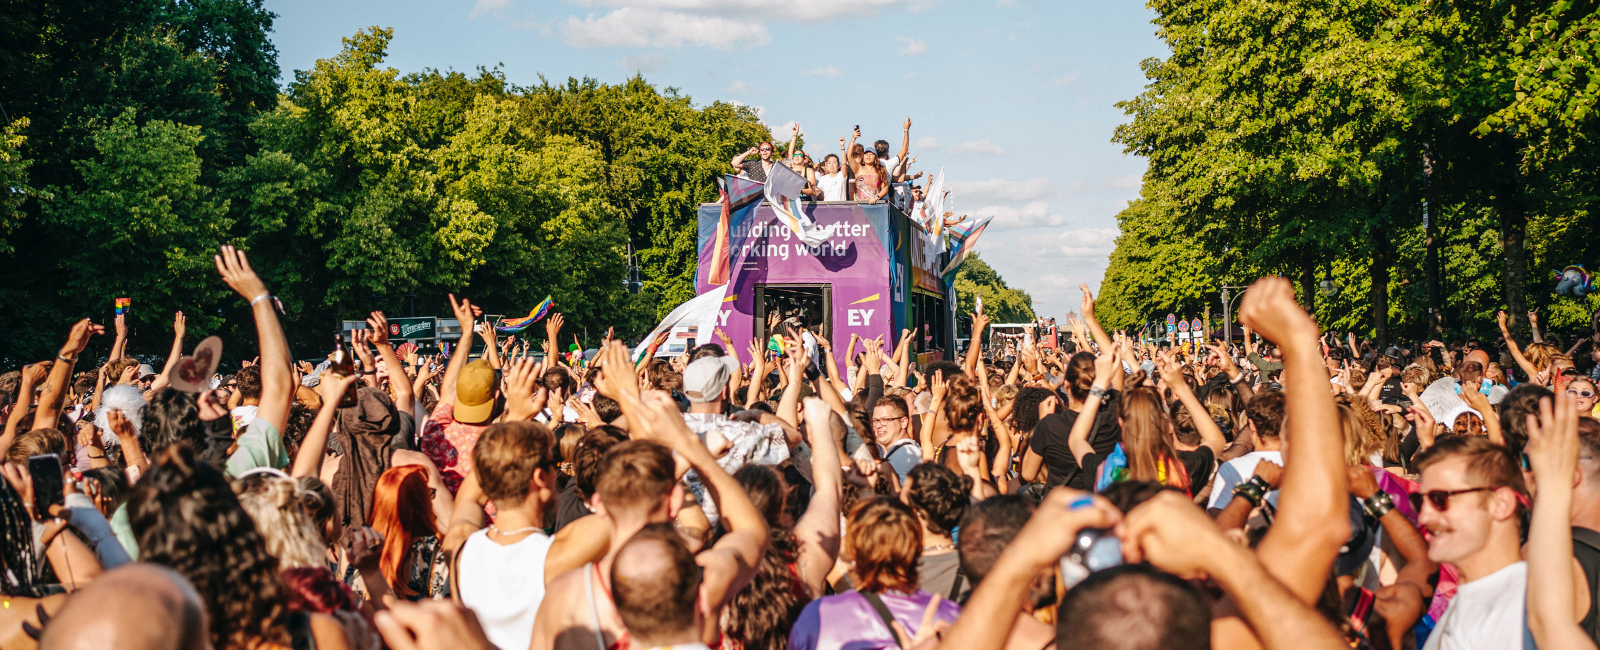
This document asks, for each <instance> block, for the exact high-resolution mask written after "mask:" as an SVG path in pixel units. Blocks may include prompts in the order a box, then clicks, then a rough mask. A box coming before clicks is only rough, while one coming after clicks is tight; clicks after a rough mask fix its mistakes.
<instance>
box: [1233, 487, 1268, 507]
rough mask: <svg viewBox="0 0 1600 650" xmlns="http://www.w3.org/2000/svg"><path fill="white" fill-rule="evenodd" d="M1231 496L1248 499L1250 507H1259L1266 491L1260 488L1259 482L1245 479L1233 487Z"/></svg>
mask: <svg viewBox="0 0 1600 650" xmlns="http://www.w3.org/2000/svg"><path fill="white" fill-rule="evenodd" d="M1233 496H1236V497H1239V498H1241V499H1244V500H1245V501H1249V502H1250V505H1251V507H1255V508H1259V507H1261V501H1262V499H1263V498H1264V497H1266V491H1265V490H1263V489H1261V486H1260V485H1259V484H1257V483H1255V482H1252V481H1246V482H1244V483H1240V484H1239V485H1238V486H1236V487H1234V488H1233Z"/></svg>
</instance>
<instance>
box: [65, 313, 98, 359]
mask: <svg viewBox="0 0 1600 650" xmlns="http://www.w3.org/2000/svg"><path fill="white" fill-rule="evenodd" d="M105 333H106V328H105V326H104V325H96V324H94V323H91V322H89V319H87V318H85V319H83V320H80V321H78V322H76V323H73V324H72V329H71V330H68V331H67V344H66V345H63V346H61V356H64V357H67V358H69V359H76V358H78V353H79V352H82V351H83V349H84V348H86V347H89V337H91V336H94V335H96V334H105Z"/></svg>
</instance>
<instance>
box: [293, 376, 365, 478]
mask: <svg viewBox="0 0 1600 650" xmlns="http://www.w3.org/2000/svg"><path fill="white" fill-rule="evenodd" d="M359 379H360V377H359V376H356V375H351V376H349V377H340V376H338V375H334V374H333V373H323V375H322V382H321V383H318V384H317V394H318V395H320V396H321V397H322V408H320V409H317V418H316V419H315V420H312V421H311V429H310V430H308V431H306V437H305V439H304V440H301V441H300V449H299V450H298V451H296V452H295V454H294V463H293V464H292V465H290V466H289V475H290V476H293V477H295V478H300V477H302V476H316V475H317V473H318V472H319V471H321V469H322V456H323V454H324V453H326V452H327V450H328V434H329V432H331V431H333V419H334V418H335V417H338V415H339V399H340V398H341V397H344V392H345V390H347V389H349V388H350V385H351V384H354V383H356V381H357V380H359Z"/></svg>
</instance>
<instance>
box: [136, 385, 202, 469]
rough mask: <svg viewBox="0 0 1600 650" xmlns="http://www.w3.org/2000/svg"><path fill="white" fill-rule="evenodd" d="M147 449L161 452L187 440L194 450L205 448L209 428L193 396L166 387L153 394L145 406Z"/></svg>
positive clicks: (142, 431) (143, 430) (144, 432)
mask: <svg viewBox="0 0 1600 650" xmlns="http://www.w3.org/2000/svg"><path fill="white" fill-rule="evenodd" d="M139 433H140V435H142V436H144V440H145V451H146V452H148V453H150V454H151V455H156V454H160V453H161V452H162V450H164V449H166V448H167V446H168V445H171V444H172V443H174V442H179V441H182V442H187V443H189V444H190V445H192V446H193V447H194V448H195V449H205V444H206V429H205V425H204V423H202V422H201V421H200V405H199V404H198V403H196V402H195V399H194V395H191V394H189V393H185V392H183V391H180V390H178V389H176V388H163V389H161V390H159V391H156V394H155V395H152V396H150V403H149V404H148V405H146V406H145V407H144V428H143V429H142V430H141V431H140V432H139Z"/></svg>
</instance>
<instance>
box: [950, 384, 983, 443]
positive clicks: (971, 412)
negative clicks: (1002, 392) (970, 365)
mask: <svg viewBox="0 0 1600 650" xmlns="http://www.w3.org/2000/svg"><path fill="white" fill-rule="evenodd" d="M981 415H983V395H982V394H981V393H979V392H978V380H976V379H973V378H971V377H968V376H966V375H956V376H954V377H951V378H949V379H948V380H946V381H945V394H944V417H945V420H946V421H947V422H949V423H950V430H951V431H972V430H973V429H975V428H977V426H978V417H979V416H981Z"/></svg>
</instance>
